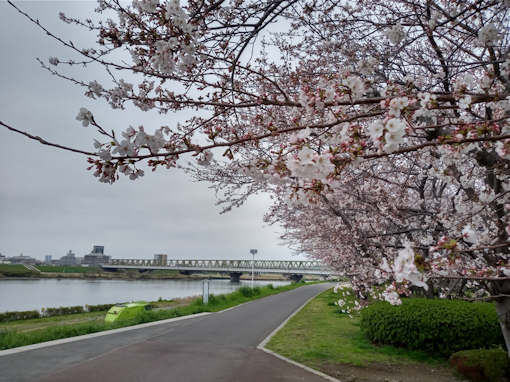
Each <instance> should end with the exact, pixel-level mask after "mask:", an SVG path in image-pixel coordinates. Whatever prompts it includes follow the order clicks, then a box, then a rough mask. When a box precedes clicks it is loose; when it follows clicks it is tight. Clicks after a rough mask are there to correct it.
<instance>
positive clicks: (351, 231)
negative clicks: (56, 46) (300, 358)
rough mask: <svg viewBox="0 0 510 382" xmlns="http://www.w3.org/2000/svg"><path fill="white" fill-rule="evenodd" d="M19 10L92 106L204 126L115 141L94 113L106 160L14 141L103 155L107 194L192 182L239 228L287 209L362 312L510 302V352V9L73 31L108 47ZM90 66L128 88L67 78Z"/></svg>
mask: <svg viewBox="0 0 510 382" xmlns="http://www.w3.org/2000/svg"><path fill="white" fill-rule="evenodd" d="M9 3H10V4H11V5H12V6H13V7H14V8H15V9H16V10H18V12H19V13H21V14H22V15H24V16H26V17H27V18H28V19H29V20H31V21H32V22H33V23H35V24H36V25H37V26H39V27H40V28H41V30H42V31H44V32H45V33H47V34H48V35H49V36H50V37H52V38H54V39H56V40H57V41H58V42H60V43H61V44H62V45H64V46H66V47H68V48H69V49H70V50H72V51H74V52H75V53H77V54H79V55H80V56H81V57H82V58H81V60H69V59H65V58H60V57H50V58H49V59H46V60H43V59H40V62H41V65H42V66H43V67H44V68H45V69H46V70H48V71H49V72H50V73H52V74H54V75H56V76H58V77H60V78H62V79H65V80H68V81H71V82H72V83H74V84H76V85H77V86H81V87H82V88H83V89H84V93H85V95H86V96H87V97H90V98H93V99H103V100H105V101H106V102H108V103H109V104H110V105H111V107H112V108H115V109H123V108H124V107H125V105H126V104H127V103H132V104H133V105H135V106H136V107H138V108H140V109H141V110H143V111H154V112H157V113H161V114H171V115H174V113H176V112H179V111H182V110H190V111H195V112H196V114H195V116H194V117H192V118H189V119H182V120H179V121H176V122H174V121H175V118H171V119H170V118H169V124H168V125H166V126H126V127H124V128H123V129H121V131H114V130H111V129H110V127H109V126H103V124H102V123H101V121H100V120H98V119H96V117H95V116H94V113H93V112H92V111H89V110H87V109H85V108H82V109H81V110H80V111H79V113H78V115H77V117H76V119H77V120H78V121H79V122H81V124H82V125H83V127H84V128H94V129H96V130H97V132H98V139H97V140H95V141H94V150H93V151H85V150H78V149H75V148H71V147H65V146H62V145H58V144H57V143H52V142H48V141H47V140H45V139H43V138H40V137H36V136H34V135H32V134H30V133H29V132H27V131H24V130H22V128H18V127H14V126H11V124H9V123H7V122H4V121H0V125H2V126H4V127H5V128H8V129H10V130H12V131H15V132H17V133H20V134H24V135H25V136H27V137H28V138H30V139H34V140H37V141H39V142H40V143H43V144H48V145H51V146H54V147H58V148H60V149H63V150H70V151H75V152H78V153H81V154H84V155H86V156H87V157H88V162H89V166H90V167H89V169H90V170H93V171H94V175H95V176H96V177H98V179H99V180H100V181H101V182H105V183H113V182H115V181H116V180H117V179H118V177H119V176H120V175H121V174H124V175H126V176H128V177H129V178H130V179H133V180H135V179H137V178H140V177H141V176H143V175H144V170H143V166H144V165H147V166H148V167H149V168H152V169H153V170H156V169H157V168H159V167H162V166H164V167H166V168H174V167H187V171H188V172H189V173H190V174H191V176H193V177H195V178H196V179H199V180H203V181H210V182H212V186H213V187H214V188H215V189H216V191H217V192H218V193H219V196H220V203H221V204H222V205H223V207H224V210H225V211H226V210H228V209H230V208H231V207H233V206H239V205H241V204H242V203H243V202H244V201H245V200H246V198H247V197H249V195H251V194H253V193H256V192H269V193H271V194H272V195H273V197H274V201H275V203H274V207H273V208H272V210H271V211H269V213H268V215H267V220H268V221H270V222H278V223H281V224H282V225H283V226H284V228H285V229H286V233H285V238H286V239H287V240H288V241H289V242H290V243H291V244H293V245H294V246H295V247H296V248H298V249H300V250H302V251H305V252H307V253H310V254H311V255H312V256H314V257H317V258H319V259H322V260H324V261H325V262H327V263H329V264H331V265H332V266H334V267H336V268H337V269H339V270H340V271H342V272H345V273H346V274H348V275H350V277H352V280H353V286H354V288H355V290H356V292H357V293H358V294H359V295H360V296H365V297H366V296H367V295H368V294H369V293H373V291H374V290H378V291H379V292H380V297H382V298H385V299H387V300H388V301H390V302H392V303H394V304H397V303H399V301H400V300H399V296H400V295H402V294H405V293H407V291H408V290H409V289H410V288H417V287H419V288H424V289H426V290H427V289H429V290H430V289H431V288H432V287H434V285H435V284H434V283H435V281H434V280H453V281H456V280H457V281H460V282H461V283H463V284H468V286H469V287H470V288H476V289H477V290H479V292H477V294H476V295H475V297H477V298H483V299H486V300H494V301H495V302H496V306H497V310H498V314H499V318H500V323H501V327H502V330H503V334H504V336H505V340H506V343H507V347H508V348H510V267H509V248H508V247H509V245H510V244H509V234H510V219H509V216H508V210H509V209H510V199H509V190H510V177H509V175H510V174H509V171H510V169H509V164H510V161H509V160H510V123H509V120H508V119H509V117H510V103H509V102H510V56H509V53H510V52H509V41H508V39H509V33H508V32H509V8H510V2H509V1H507V0H504V1H502V0H479V1H476V0H468V1H460V0H459V1H441V0H421V1H419V0H391V1H388V0H385V1H380V0H373V1H357V2H350V1H330V0H317V1H306V0H303V1H297V0H263V1H250V0H246V1H243V0H231V1H227V0H217V1H214V0H208V1H203V0H190V1H188V2H186V3H185V4H184V3H183V4H180V3H179V2H178V1H177V0H169V1H164V0H161V1H160V0H134V1H133V2H132V3H129V4H128V3H124V2H120V1H118V0H100V1H99V2H98V7H97V9H96V12H97V14H98V17H99V21H97V22H96V21H92V20H91V19H84V20H82V19H79V18H75V17H71V16H68V15H64V14H61V15H60V18H61V19H62V21H63V22H65V23H69V24H76V25H78V26H81V27H83V28H85V29H86V30H89V31H90V32H91V33H95V34H96V35H97V45H96V46H94V47H79V46H77V44H75V43H72V42H68V41H66V40H65V39H64V38H61V37H59V36H57V35H56V34H54V33H53V32H52V31H49V30H47V29H46V28H45V27H44V26H43V25H41V24H40V23H39V22H38V21H37V20H35V19H33V18H31V16H30V15H28V14H26V13H25V12H24V11H23V10H22V9H20V8H19V7H18V6H17V5H15V4H13V3H11V2H9ZM77 64H80V65H82V66H84V67H85V68H87V67H89V66H92V65H99V66H102V67H104V69H105V71H106V73H107V74H108V75H109V77H110V79H111V81H110V82H109V83H100V82H99V81H90V82H88V81H84V80H82V79H80V78H75V77H72V76H70V75H69V74H67V72H66V68H67V66H69V65H77ZM190 158H191V159H192V164H190V165H186V163H184V162H183V160H184V161H186V160H190ZM374 286H380V288H375V289H374V288H373V287H374ZM441 293H446V294H447V293H448V290H442V292H441Z"/></svg>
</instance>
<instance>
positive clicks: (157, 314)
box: [0, 283, 305, 349]
mask: <svg viewBox="0 0 510 382" xmlns="http://www.w3.org/2000/svg"><path fill="white" fill-rule="evenodd" d="M302 285H305V284H304V283H297V284H290V285H285V286H281V287H273V286H272V285H268V286H265V287H260V288H259V287H257V288H254V289H253V290H252V289H251V288H247V287H243V288H241V289H239V290H238V291H235V292H233V293H230V294H224V295H210V296H209V304H207V305H204V304H203V303H202V298H195V299H192V300H191V301H189V302H188V303H187V304H186V305H184V306H178V307H175V308H172V306H171V304H162V307H165V306H166V308H167V309H158V310H152V311H146V312H144V313H143V314H140V315H139V316H137V317H135V318H133V319H132V320H129V321H123V322H116V323H114V324H107V323H105V322H104V321H103V318H104V314H105V312H93V313H83V314H74V315H70V316H59V317H51V318H41V319H35V320H25V321H22V322H20V321H13V322H8V323H4V324H1V325H0V349H9V348H14V347H18V346H24V345H30V344H34V343H39V342H45V341H51V340H55V339H60V338H67V337H73V336H78V335H83V334H89V333H95V332H100V331H104V330H109V329H115V328H119V327H125V326H131V325H136V324H140V323H144V322H151V321H158V320H164V319H168V318H175V317H181V316H187V315H191V314H197V313H202V312H217V311H220V310H223V309H227V308H230V307H232V306H236V305H239V304H242V303H245V302H248V301H251V300H255V299H259V298H262V297H265V296H269V295H272V294H277V293H281V292H284V291H288V290H291V289H295V288H298V287H300V286H302ZM169 305H170V306H169ZM178 305H181V304H178Z"/></svg>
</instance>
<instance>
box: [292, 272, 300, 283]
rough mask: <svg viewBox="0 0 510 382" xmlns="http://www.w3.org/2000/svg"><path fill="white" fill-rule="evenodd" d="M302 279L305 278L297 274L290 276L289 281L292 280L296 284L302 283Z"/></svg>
mask: <svg viewBox="0 0 510 382" xmlns="http://www.w3.org/2000/svg"><path fill="white" fill-rule="evenodd" d="M302 278H303V275H299V274H296V273H293V274H291V275H289V279H290V280H292V282H294V283H298V282H300V281H301V279H302Z"/></svg>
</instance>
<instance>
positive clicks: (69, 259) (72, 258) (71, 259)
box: [58, 250, 80, 265]
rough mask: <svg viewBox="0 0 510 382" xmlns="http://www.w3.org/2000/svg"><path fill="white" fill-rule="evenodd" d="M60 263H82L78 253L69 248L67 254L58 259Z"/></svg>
mask: <svg viewBox="0 0 510 382" xmlns="http://www.w3.org/2000/svg"><path fill="white" fill-rule="evenodd" d="M58 264H59V265H78V264H80V263H79V262H78V259H77V258H76V255H75V254H74V253H73V251H71V250H69V252H67V254H66V255H65V256H62V257H61V258H60V259H59V260H58Z"/></svg>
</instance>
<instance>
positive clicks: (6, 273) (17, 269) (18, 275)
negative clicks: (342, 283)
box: [0, 264, 319, 281]
mask: <svg viewBox="0 0 510 382" xmlns="http://www.w3.org/2000/svg"><path fill="white" fill-rule="evenodd" d="M50 268H52V267H48V266H45V267H43V269H45V271H41V272H35V271H33V270H30V269H27V268H25V267H24V266H23V265H21V264H0V279H9V280H11V279H12V280H24V279H85V280H95V279H98V280H204V279H218V280H222V279H229V278H230V276H229V275H228V274H220V273H194V274H189V275H188V274H181V273H179V271H174V270H165V269H157V270H151V271H146V272H140V271H138V270H134V269H133V270H131V269H130V270H119V271H117V272H107V271H103V270H102V269H101V268H88V267H76V266H74V267H53V268H56V269H58V272H50V271H48V270H49V269H50ZM304 279H305V280H309V281H315V280H318V279H319V278H318V277H314V276H306V277H304ZM241 280H251V275H249V274H243V275H241ZM255 280H265V281H287V280H288V278H287V277H285V276H283V275H280V274H258V275H257V274H256V275H255Z"/></svg>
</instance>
